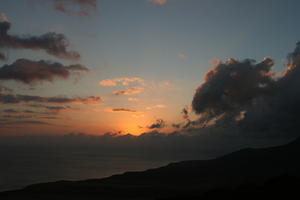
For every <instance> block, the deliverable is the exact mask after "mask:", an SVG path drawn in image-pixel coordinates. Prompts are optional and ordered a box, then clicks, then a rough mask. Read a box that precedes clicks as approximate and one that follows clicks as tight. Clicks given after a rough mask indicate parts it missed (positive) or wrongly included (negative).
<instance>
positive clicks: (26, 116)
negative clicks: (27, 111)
mask: <svg viewBox="0 0 300 200" xmlns="http://www.w3.org/2000/svg"><path fill="white" fill-rule="evenodd" d="M2 117H3V118H5V119H30V118H33V116H29V115H3V116H2Z"/></svg>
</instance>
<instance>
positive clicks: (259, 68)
mask: <svg viewBox="0 0 300 200" xmlns="http://www.w3.org/2000/svg"><path fill="white" fill-rule="evenodd" d="M273 64H274V62H273V60H272V59H271V58H264V59H263V60H262V61H261V62H258V63H256V62H255V61H253V60H249V59H246V60H242V61H238V60H234V59H230V60H228V61H226V62H219V63H218V64H217V65H216V66H214V67H213V69H211V70H210V71H209V72H208V73H207V74H206V75H205V82H204V83H203V84H202V85H200V86H199V87H198V88H197V90H196V93H195V95H194V98H193V102H192V106H193V110H194V111H195V112H196V113H197V114H199V117H200V119H199V120H198V122H199V124H207V123H210V124H211V125H212V126H213V127H219V128H221V127H222V128H223V129H224V128H225V129H224V130H226V132H230V131H232V132H236V131H238V132H239V133H241V134H254V135H259V136H268V135H273V136H274V135H280V136H289V135H296V134H297V132H298V131H297V130H298V129H299V127H298V124H299V123H300V117H299V110H300V104H299V102H300V90H299V85H300V43H299V42H298V43H297V46H296V48H295V50H294V51H293V52H292V53H290V54H288V65H287V68H286V70H285V73H284V74H283V75H282V76H276V75H275V74H274V73H272V72H271V68H272V66H273Z"/></svg>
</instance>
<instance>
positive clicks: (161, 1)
mask: <svg viewBox="0 0 300 200" xmlns="http://www.w3.org/2000/svg"><path fill="white" fill-rule="evenodd" d="M148 1H149V2H151V3H155V4H159V5H164V4H166V3H167V2H168V0H148Z"/></svg>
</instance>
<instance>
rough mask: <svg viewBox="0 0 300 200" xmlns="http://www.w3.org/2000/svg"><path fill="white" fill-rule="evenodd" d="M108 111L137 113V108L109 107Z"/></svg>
mask: <svg viewBox="0 0 300 200" xmlns="http://www.w3.org/2000/svg"><path fill="white" fill-rule="evenodd" d="M106 111H107V112H129V113H135V112H137V111H136V110H131V109H127V108H108V109H106Z"/></svg>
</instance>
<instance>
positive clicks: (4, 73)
mask: <svg viewBox="0 0 300 200" xmlns="http://www.w3.org/2000/svg"><path fill="white" fill-rule="evenodd" d="M71 71H85V72H87V71H89V70H88V69H87V68H85V67H84V66H82V65H78V64H77V65H69V66H64V65H62V64H60V63H54V62H50V61H44V60H40V61H32V60H28V59H24V58H23V59H18V60H16V61H15V62H14V63H12V64H10V65H4V66H2V67H1V68H0V80H15V81H21V82H23V83H26V84H32V83H36V82H41V81H49V82H51V81H53V79H54V78H61V79H67V78H68V77H69V76H70V74H71Z"/></svg>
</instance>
